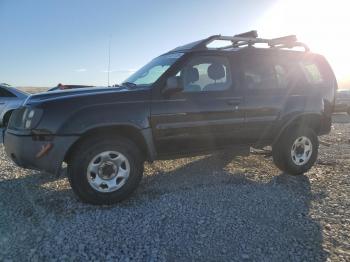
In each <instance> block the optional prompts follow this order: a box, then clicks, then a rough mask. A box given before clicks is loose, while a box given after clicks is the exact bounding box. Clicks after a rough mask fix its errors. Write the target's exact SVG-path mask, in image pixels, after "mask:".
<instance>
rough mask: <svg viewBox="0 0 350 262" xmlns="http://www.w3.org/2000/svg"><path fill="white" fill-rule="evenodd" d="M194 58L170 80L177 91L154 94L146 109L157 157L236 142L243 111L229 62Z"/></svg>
mask: <svg viewBox="0 0 350 262" xmlns="http://www.w3.org/2000/svg"><path fill="white" fill-rule="evenodd" d="M232 59H233V58H232ZM232 59H230V58H228V57H226V56H222V55H194V56H192V57H191V58H189V59H188V61H187V62H185V63H184V64H183V65H182V66H180V68H178V70H176V71H175V73H174V74H173V75H176V76H177V77H178V78H179V79H180V81H181V82H182V84H183V87H184V90H183V91H182V92H179V93H176V94H173V95H172V96H170V97H164V96H162V95H161V93H155V94H154V99H153V102H152V109H151V123H152V128H153V135H154V140H155V143H156V147H157V150H158V152H159V153H160V154H161V155H166V154H174V153H184V152H195V151H202V150H211V149H213V148H219V147H226V146H228V145H230V144H234V143H235V142H238V141H240V135H241V131H242V127H243V124H244V112H243V111H241V110H240V107H239V106H240V104H241V103H242V93H241V92H240V90H239V88H238V85H237V78H236V74H235V66H234V65H232V62H233V60H234V59H233V60H232Z"/></svg>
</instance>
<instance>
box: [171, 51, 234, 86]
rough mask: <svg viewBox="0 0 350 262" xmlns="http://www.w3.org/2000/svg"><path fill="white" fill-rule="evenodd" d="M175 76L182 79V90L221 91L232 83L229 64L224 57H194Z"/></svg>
mask: <svg viewBox="0 0 350 262" xmlns="http://www.w3.org/2000/svg"><path fill="white" fill-rule="evenodd" d="M177 76H179V77H180V79H181V81H182V84H183V87H184V92H205V91H222V90H226V89H228V88H230V86H231V85H232V80H231V72H230V66H229V62H228V60H227V59H226V58H225V57H214V56H199V57H195V58H193V59H191V60H190V61H189V62H188V63H187V64H186V66H185V67H184V68H182V69H181V70H180V72H179V73H178V74H177Z"/></svg>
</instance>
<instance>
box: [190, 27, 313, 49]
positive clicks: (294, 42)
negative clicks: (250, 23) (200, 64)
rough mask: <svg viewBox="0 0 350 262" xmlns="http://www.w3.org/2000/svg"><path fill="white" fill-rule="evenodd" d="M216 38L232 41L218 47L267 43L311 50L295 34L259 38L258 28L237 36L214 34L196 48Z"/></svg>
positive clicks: (281, 47)
mask: <svg viewBox="0 0 350 262" xmlns="http://www.w3.org/2000/svg"><path fill="white" fill-rule="evenodd" d="M216 40H222V41H230V42H231V44H230V45H227V46H224V47H219V48H218V49H227V48H238V47H241V46H249V47H251V46H254V45H255V44H267V45H268V46H269V47H270V48H278V49H283V48H288V49H292V48H294V47H303V48H304V49H305V52H308V51H310V49H309V47H308V46H307V45H306V44H304V43H301V42H298V39H297V37H296V36H295V35H288V36H284V37H279V38H273V39H265V38H259V37H258V32H257V31H256V30H253V31H249V32H246V33H241V34H238V35H235V36H222V35H214V36H211V37H209V38H207V39H205V40H203V41H202V42H201V43H200V44H199V45H197V46H196V47H195V48H199V47H203V46H205V47H207V46H208V45H209V44H210V43H212V42H214V41H216Z"/></svg>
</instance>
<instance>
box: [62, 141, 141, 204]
mask: <svg viewBox="0 0 350 262" xmlns="http://www.w3.org/2000/svg"><path fill="white" fill-rule="evenodd" d="M105 151H118V152H120V153H121V154H123V155H124V156H125V157H126V158H127V160H128V161H129V164H130V174H129V177H128V179H127V180H126V182H125V184H124V185H123V186H122V187H121V188H119V189H117V190H116V191H113V192H108V193H107V192H99V191H97V190H95V189H94V188H93V187H92V186H91V185H90V184H89V181H88V178H87V168H88V165H89V163H90V161H91V160H92V159H93V158H94V157H95V156H96V155H98V154H99V153H101V152H105ZM143 162H144V161H143V157H142V154H141V153H140V151H139V149H138V148H137V146H136V145H135V144H134V143H133V142H132V141H130V140H129V139H127V138H124V137H119V136H114V137H108V138H103V137H96V138H93V139H87V140H85V141H83V142H81V143H80V144H79V145H78V146H77V147H76V148H75V150H74V152H73V153H72V154H71V158H70V160H69V161H68V168H67V171H68V179H69V183H70V185H71V187H72V189H73V191H74V193H75V194H76V195H77V196H78V197H79V199H80V200H81V201H83V202H85V203H90V204H94V205H111V204H115V203H118V202H120V201H122V200H124V199H126V198H127V197H129V196H130V195H131V194H132V193H133V192H134V191H135V189H136V188H137V186H138V185H139V183H140V181H141V179H142V175H143Z"/></svg>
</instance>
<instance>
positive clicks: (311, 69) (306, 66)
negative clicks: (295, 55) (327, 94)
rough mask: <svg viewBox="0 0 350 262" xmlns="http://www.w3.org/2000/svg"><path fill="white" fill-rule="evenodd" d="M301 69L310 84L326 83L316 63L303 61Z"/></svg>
mask: <svg viewBox="0 0 350 262" xmlns="http://www.w3.org/2000/svg"><path fill="white" fill-rule="evenodd" d="M300 67H301V69H302V71H303V73H304V76H305V78H306V80H307V82H308V83H309V84H312V85H318V84H322V83H324V81H325V80H324V77H323V76H322V74H321V71H320V69H319V67H318V65H317V64H316V63H315V62H312V61H301V62H300Z"/></svg>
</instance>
